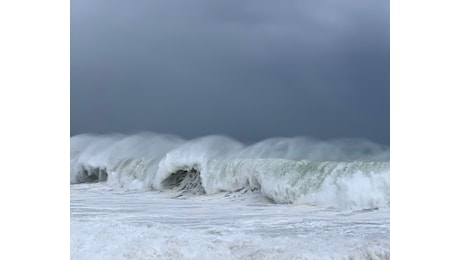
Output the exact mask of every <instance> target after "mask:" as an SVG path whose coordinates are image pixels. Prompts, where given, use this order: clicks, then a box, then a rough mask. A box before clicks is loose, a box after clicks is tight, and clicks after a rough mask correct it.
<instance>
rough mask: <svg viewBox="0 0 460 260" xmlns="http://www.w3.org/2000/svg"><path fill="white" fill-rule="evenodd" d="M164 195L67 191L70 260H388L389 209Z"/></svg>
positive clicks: (86, 187) (100, 188) (97, 187)
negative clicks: (361, 208) (69, 209)
mask: <svg viewBox="0 0 460 260" xmlns="http://www.w3.org/2000/svg"><path fill="white" fill-rule="evenodd" d="M169 195H170V194H168V193H159V192H140V191H131V192H128V191H118V190H117V189H113V188H110V187H108V186H106V185H101V184H100V183H93V184H82V185H74V186H72V188H71V222H70V227H71V230H70V231H71V232H70V233H71V240H70V243H71V259H170V260H174V259H389V257H390V252H389V209H379V210H371V211H337V210H331V209H324V208H320V207H313V206H308V205H292V204H272V203H270V202H268V201H261V200H257V199H256V198H255V197H253V198H252V199H248V198H250V197H251V196H242V197H232V196H222V194H215V195H209V196H195V197H190V198H189V199H187V200H178V199H170V198H168V196H169ZM240 195H247V194H240ZM252 195H254V194H252ZM254 203H256V204H254Z"/></svg>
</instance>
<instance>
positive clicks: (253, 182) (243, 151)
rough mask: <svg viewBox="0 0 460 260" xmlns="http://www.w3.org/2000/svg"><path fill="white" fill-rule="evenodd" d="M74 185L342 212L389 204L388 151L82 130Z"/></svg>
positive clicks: (307, 141)
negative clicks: (250, 197) (243, 196)
mask: <svg viewBox="0 0 460 260" xmlns="http://www.w3.org/2000/svg"><path fill="white" fill-rule="evenodd" d="M70 147H71V151H70V177H71V178H70V182H71V184H76V183H85V182H106V183H107V184H108V185H114V186H119V187H122V188H125V189H138V190H157V191H166V190H169V191H173V192H175V193H176V195H177V196H196V195H211V194H217V193H221V192H239V191H242V190H244V191H245V192H247V191H250V192H252V193H259V194H261V195H262V196H264V197H266V198H268V199H269V200H271V201H273V202H274V203H304V204H310V205H317V206H322V207H334V208H339V209H369V208H381V207H388V206H389V204H390V187H389V186H390V182H389V179H390V163H389V148H388V147H386V146H382V145H378V144H374V143H371V142H369V141H366V140H350V139H348V140H332V141H327V142H326V141H318V140H314V139H311V138H305V137H296V138H272V139H267V140H264V141H261V142H259V143H256V144H253V145H244V144H242V143H240V142H238V141H236V140H233V139H231V138H228V137H225V136H206V137H202V138H197V139H194V140H189V141H187V140H184V139H181V138H178V137H175V136H171V135H162V134H154V133H140V134H136V135H129V136H125V135H120V134H116V135H115V134H114V135H89V134H84V135H77V136H73V137H71V138H70Z"/></svg>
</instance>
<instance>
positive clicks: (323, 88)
mask: <svg viewBox="0 0 460 260" xmlns="http://www.w3.org/2000/svg"><path fill="white" fill-rule="evenodd" d="M70 32H71V103H70V104H71V134H72V135H73V134H77V133H82V132H100V133H106V132H130V131H139V130H150V131H155V132H166V133H173V134H179V135H181V136H184V137H189V138H190V137H195V136H202V135H208V134H226V135H230V136H232V137H235V138H237V139H240V140H241V139H242V140H260V139H264V138H268V137H272V136H295V135H303V136H304V135H308V136H314V137H318V138H338V137H362V138H368V139H371V140H374V141H377V142H381V143H389V2H388V1H358V0H354V1H339V0H334V1H327V0H326V1H295V0H293V1H261V0H256V1H214V0H206V1H204V0H201V1H197V0H195V1H113V0H112V1H106V0H104V1H94V0H92V1H87V0H78V1H77V0H72V1H71V31H70Z"/></svg>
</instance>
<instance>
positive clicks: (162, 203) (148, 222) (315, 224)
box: [70, 133, 390, 259]
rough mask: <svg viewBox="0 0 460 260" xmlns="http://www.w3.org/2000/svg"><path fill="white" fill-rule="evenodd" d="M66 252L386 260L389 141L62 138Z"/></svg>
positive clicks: (83, 256) (140, 136)
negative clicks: (66, 174) (66, 145)
mask: <svg viewBox="0 0 460 260" xmlns="http://www.w3.org/2000/svg"><path fill="white" fill-rule="evenodd" d="M70 142H71V153H70V156H71V158H70V181H71V197H70V199H71V257H72V259H293V258H295V259H324V258H327V259H331V258H332V259H336V258H337V259H388V258H389V207H390V187H389V185H390V164H389V149H388V147H386V146H382V145H378V144H374V143H371V142H368V141H365V140H332V141H318V140H314V139H310V138H303V137H299V138H273V139H267V140H265V141H262V142H259V143H255V144H251V145H245V144H242V143H240V142H238V141H236V140H233V139H230V138H228V137H224V136H207V137H203V138H198V139H195V140H183V139H181V138H178V137H175V136H169V135H160V134H154V133H141V134H136V135H129V136H125V135H78V136H74V137H71V139H70Z"/></svg>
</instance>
